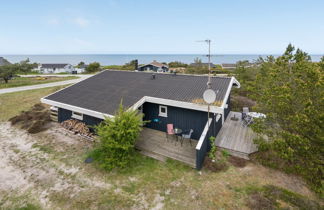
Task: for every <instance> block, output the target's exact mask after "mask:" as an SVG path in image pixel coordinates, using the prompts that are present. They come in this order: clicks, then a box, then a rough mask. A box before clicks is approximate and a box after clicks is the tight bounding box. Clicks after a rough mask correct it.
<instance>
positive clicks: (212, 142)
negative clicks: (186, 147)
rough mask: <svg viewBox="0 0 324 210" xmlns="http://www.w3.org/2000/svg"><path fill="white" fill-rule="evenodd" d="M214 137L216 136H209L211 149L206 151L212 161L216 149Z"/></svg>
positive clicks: (214, 157)
mask: <svg viewBox="0 0 324 210" xmlns="http://www.w3.org/2000/svg"><path fill="white" fill-rule="evenodd" d="M215 139H216V138H215V137H214V136H211V137H209V141H210V146H211V149H210V151H209V153H208V157H209V158H210V159H212V160H214V161H215V159H216V149H217V148H216V145H215Z"/></svg>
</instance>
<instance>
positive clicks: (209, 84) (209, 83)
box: [206, 39, 211, 89]
mask: <svg viewBox="0 0 324 210" xmlns="http://www.w3.org/2000/svg"><path fill="white" fill-rule="evenodd" d="M206 42H207V44H208V55H207V56H208V83H207V88H208V89H210V88H211V81H210V42H211V40H210V39H207V40H206Z"/></svg>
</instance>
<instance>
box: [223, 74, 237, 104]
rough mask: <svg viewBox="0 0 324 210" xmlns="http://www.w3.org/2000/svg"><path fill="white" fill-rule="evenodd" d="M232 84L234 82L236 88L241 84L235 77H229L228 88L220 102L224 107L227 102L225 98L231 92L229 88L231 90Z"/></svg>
mask: <svg viewBox="0 0 324 210" xmlns="http://www.w3.org/2000/svg"><path fill="white" fill-rule="evenodd" d="M233 84H236V85H237V88H240V87H241V84H240V83H239V82H238V81H237V80H236V79H235V77H231V81H230V83H229V85H228V88H227V90H226V93H225V96H224V99H223V103H222V106H221V107H222V108H223V109H224V108H225V105H226V103H227V99H228V97H229V95H230V93H231V90H232V86H233Z"/></svg>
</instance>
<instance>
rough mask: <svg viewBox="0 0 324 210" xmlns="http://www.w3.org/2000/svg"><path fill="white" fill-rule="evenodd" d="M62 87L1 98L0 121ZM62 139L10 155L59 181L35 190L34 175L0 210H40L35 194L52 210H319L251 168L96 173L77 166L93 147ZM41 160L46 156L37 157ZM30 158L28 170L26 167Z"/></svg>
mask: <svg viewBox="0 0 324 210" xmlns="http://www.w3.org/2000/svg"><path fill="white" fill-rule="evenodd" d="M63 87H64V86H61V87H51V88H43V89H37V90H29V91H21V92H15V93H8V94H2V95H0V121H6V120H8V119H9V118H11V117H13V116H15V115H17V114H19V113H20V112H21V111H24V110H28V109H30V108H31V107H32V106H33V105H34V104H35V103H39V101H40V98H41V97H43V96H46V95H48V94H50V93H52V92H54V91H57V90H59V89H60V88H63ZM64 136H66V134H65V135H61V134H60V135H58V136H55V135H54V134H53V133H49V134H46V133H40V134H34V135H32V136H31V137H30V138H31V139H32V140H33V141H34V144H33V146H32V148H33V149H37V148H38V149H39V152H38V153H35V154H33V156H32V157H29V156H28V153H27V152H26V151H20V150H19V148H18V149H17V148H16V149H15V148H12V149H13V151H15V152H16V153H17V155H18V156H19V155H20V156H21V158H22V159H19V160H20V161H16V162H17V163H19V164H20V165H22V167H23V166H24V162H26V166H24V167H26V168H24V170H29V168H30V166H32V167H36V169H39V170H43V169H42V168H43V167H44V168H46V169H47V168H51V169H52V171H54V172H51V174H56V173H57V174H58V175H55V176H54V175H53V177H52V178H53V180H51V179H46V180H45V181H44V180H41V181H42V182H41V181H39V180H38V179H37V176H36V175H35V176H33V178H31V179H30V180H31V182H32V181H33V179H34V178H35V177H36V178H35V180H36V181H35V180H34V181H35V183H34V185H35V186H34V185H33V189H34V188H35V190H34V192H33V193H34V194H31V193H30V192H29V191H27V192H24V194H22V195H21V194H19V193H18V192H17V197H15V196H14V195H13V194H14V193H11V194H8V196H4V197H3V198H1V196H0V209H2V208H1V205H2V203H8V202H9V203H11V206H12V209H19V208H20V207H21V206H24V207H25V208H24V209H41V207H38V206H39V201H38V199H37V196H36V198H35V195H37V193H41V192H42V191H44V192H48V195H47V197H46V199H48V200H49V201H50V202H51V203H52V204H53V206H52V207H53V208H54V207H55V208H57V209H152V208H156V209H159V208H162V209H185V210H190V209H251V208H252V209H276V208H282V209H293V208H295V209H298V208H299V209H303V208H304V207H305V206H310V207H311V208H309V209H318V208H320V207H319V204H317V203H315V202H314V201H312V200H314V199H315V200H317V199H316V197H315V196H314V194H313V193H312V192H311V191H309V190H308V188H307V186H306V185H305V184H304V183H303V182H302V181H301V180H300V179H298V178H296V177H294V176H291V175H287V174H284V173H282V172H280V171H276V170H273V169H269V168H266V167H263V166H261V165H258V164H255V163H253V162H249V163H248V164H247V165H246V166H245V167H242V168H241V167H237V166H234V165H230V167H229V168H228V170H226V171H220V172H211V171H208V170H207V169H203V170H202V172H201V173H200V172H198V171H197V170H195V169H192V168H190V167H188V166H186V165H184V164H182V163H180V162H178V161H174V160H168V161H167V162H166V163H164V162H160V161H157V160H153V159H151V158H148V157H145V156H142V155H140V154H138V153H137V154H136V155H135V156H134V161H133V163H132V165H130V166H129V167H127V168H126V169H124V170H113V171H111V172H107V171H103V170H102V169H100V168H98V167H97V165H96V163H92V164H85V163H84V159H85V158H86V157H87V156H88V154H89V151H91V149H92V146H93V145H92V143H87V142H85V141H79V140H76V141H74V142H73V141H67V140H64V141H63V140H61V139H63V138H64ZM31 139H30V140H29V141H31ZM68 139H70V138H68ZM43 153H46V155H41V154H43ZM20 156H19V157H20ZM30 158H31V161H33V164H32V165H30V163H29V160H30ZM63 169H66V170H63ZM70 169H73V170H75V169H77V170H78V172H77V173H75V174H71V173H70V172H69V170H70ZM73 170H72V171H73ZM36 172H37V170H36ZM36 172H35V173H36ZM41 178H44V176H42V177H41ZM59 178H60V180H63V181H64V182H66V183H68V184H69V185H70V187H69V188H67V189H66V190H61V191H53V190H52V191H51V190H49V189H50V187H51V186H52V187H53V186H54V185H55V183H59V182H57V179H59ZM52 182H53V183H52ZM55 186H56V185H55ZM62 186H64V185H62ZM36 189H38V190H39V191H37V190H36ZM0 193H1V189H0ZM28 193H30V194H28ZM0 195H1V194H0ZM72 195H73V196H72ZM22 196H25V197H22Z"/></svg>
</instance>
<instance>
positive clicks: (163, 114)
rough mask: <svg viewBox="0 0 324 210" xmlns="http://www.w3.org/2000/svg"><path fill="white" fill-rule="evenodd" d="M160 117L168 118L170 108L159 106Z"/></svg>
mask: <svg viewBox="0 0 324 210" xmlns="http://www.w3.org/2000/svg"><path fill="white" fill-rule="evenodd" d="M159 116H160V117H168V107H167V106H161V105H160V106H159Z"/></svg>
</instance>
